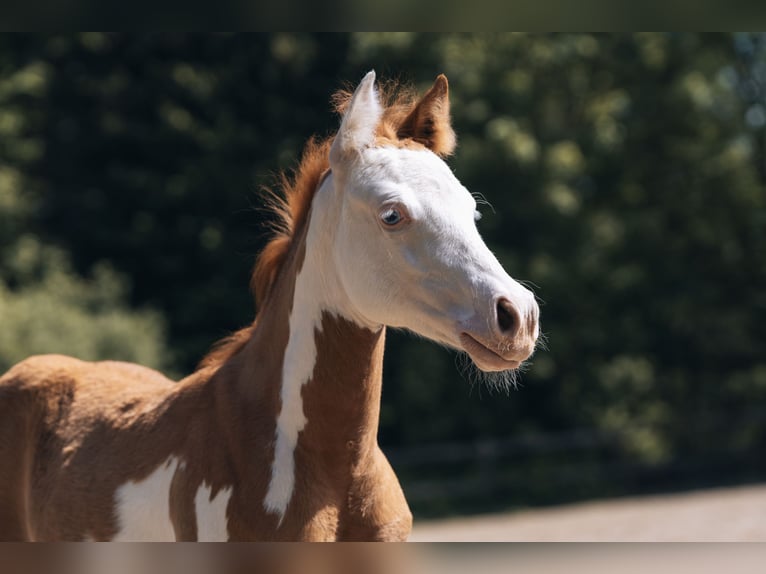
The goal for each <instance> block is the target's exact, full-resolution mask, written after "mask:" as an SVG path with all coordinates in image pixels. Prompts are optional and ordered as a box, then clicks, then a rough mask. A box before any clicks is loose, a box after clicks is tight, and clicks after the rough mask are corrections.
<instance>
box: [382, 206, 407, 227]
mask: <svg viewBox="0 0 766 574" xmlns="http://www.w3.org/2000/svg"><path fill="white" fill-rule="evenodd" d="M380 219H381V220H382V221H383V223H385V224H386V225H396V224H397V223H399V222H400V221H401V220H402V214H401V213H400V212H399V210H398V209H396V208H393V207H391V208H389V209H386V210H385V211H384V212H383V213H381V214H380Z"/></svg>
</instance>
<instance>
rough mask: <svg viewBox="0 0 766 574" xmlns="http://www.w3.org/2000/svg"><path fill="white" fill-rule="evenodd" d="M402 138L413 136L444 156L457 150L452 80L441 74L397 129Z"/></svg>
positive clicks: (412, 137)
mask: <svg viewBox="0 0 766 574" xmlns="http://www.w3.org/2000/svg"><path fill="white" fill-rule="evenodd" d="M396 134H397V136H398V137H399V138H401V139H403V138H411V139H413V140H415V141H416V142H419V143H422V144H423V145H424V146H426V147H427V148H428V149H430V150H431V151H433V152H434V153H436V154H438V155H440V156H447V155H450V154H451V153H452V152H453V151H455V144H456V139H455V132H454V131H453V130H452V122H451V121H450V115H449V84H448V82H447V76H445V75H444V74H440V75H439V76H438V77H437V78H436V81H435V82H434V85H433V86H431V89H430V90H428V91H427V92H426V93H425V95H424V96H423V97H422V98H421V100H420V101H419V102H418V103H417V105H416V106H415V108H414V109H413V110H412V111H411V112H410V113H409V115H408V116H407V117H406V118H405V119H404V121H403V122H402V124H401V125H400V126H399V129H398V130H397V132H396Z"/></svg>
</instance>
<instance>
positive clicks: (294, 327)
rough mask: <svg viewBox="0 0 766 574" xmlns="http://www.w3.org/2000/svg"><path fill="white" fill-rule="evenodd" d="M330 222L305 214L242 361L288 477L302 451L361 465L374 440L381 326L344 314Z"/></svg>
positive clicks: (244, 388)
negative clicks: (328, 234) (326, 232)
mask: <svg viewBox="0 0 766 574" xmlns="http://www.w3.org/2000/svg"><path fill="white" fill-rule="evenodd" d="M314 213H315V214H316V212H314ZM329 226H330V224H328V222H327V221H323V220H321V219H320V218H317V220H312V214H311V213H310V214H309V217H308V221H307V222H306V224H304V226H303V229H301V230H299V231H298V235H297V236H296V237H295V239H294V240H293V244H292V245H291V247H290V250H289V251H288V254H287V257H286V259H285V262H284V264H283V267H282V269H281V270H280V272H279V274H278V276H277V279H276V281H275V284H274V286H273V287H272V288H271V290H270V295H269V296H268V298H267V300H266V301H265V302H264V305H263V308H262V309H261V310H260V311H259V315H258V318H257V321H256V324H255V327H254V329H253V333H252V336H251V339H250V341H249V342H248V343H247V345H246V346H245V348H244V349H243V352H242V353H241V354H240V356H239V357H237V358H236V362H237V369H236V370H237V379H238V385H237V386H238V389H239V392H240V393H241V396H243V397H245V398H246V399H249V400H245V402H244V404H245V405H249V408H252V409H254V410H255V411H256V413H255V414H254V415H251V416H253V418H254V419H261V420H259V421H257V422H255V423H254V424H257V425H258V426H260V427H263V428H267V427H270V428H271V429H272V431H271V432H273V434H271V435H270V436H269V437H268V439H269V440H275V453H274V468H281V469H282V470H284V471H285V472H287V473H288V474H289V473H290V472H291V469H290V468H289V467H290V463H285V461H290V460H293V455H294V453H295V450H296V448H300V449H301V450H302V452H303V453H307V454H308V455H309V456H315V457H316V459H317V461H320V462H321V463H322V464H330V465H334V466H338V467H344V466H345V465H346V464H350V465H351V466H354V465H356V464H362V463H363V461H364V460H365V459H366V458H367V457H368V456H369V455H370V454H371V453H372V450H373V449H374V447H375V446H376V445H377V439H376V437H377V429H378V420H379V413H380V397H381V387H382V369H383V348H384V341H385V328H384V327H379V328H377V329H376V328H373V329H370V328H367V327H363V326H360V325H358V324H357V323H356V322H354V321H352V320H350V319H347V318H345V316H346V313H344V310H343V309H342V308H341V307H342V305H343V302H342V301H341V299H340V298H339V295H340V296H342V289H341V288H340V286H339V285H338V284H337V274H336V273H335V271H334V270H333V268H332V258H331V257H328V253H327V245H328V239H327V237H323V236H322V232H323V231H324V230H326V229H327V228H328V227H329ZM266 419H271V420H272V421H274V426H271V425H269V424H268V423H266V422H265V420H266ZM266 432H269V431H266ZM285 468H286V469H287V470H285ZM293 470H294V469H293ZM275 472H277V471H275ZM275 480H280V481H284V482H285V483H289V482H290V479H289V478H286V477H278V478H275Z"/></svg>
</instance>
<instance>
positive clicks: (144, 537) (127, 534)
mask: <svg viewBox="0 0 766 574" xmlns="http://www.w3.org/2000/svg"><path fill="white" fill-rule="evenodd" d="M176 466H177V461H176V459H175V458H170V459H169V460H167V461H166V462H163V463H162V464H161V465H160V466H159V467H158V468H157V470H155V471H154V472H153V473H152V474H150V475H149V476H147V477H146V478H145V479H144V480H142V481H140V482H128V483H125V484H123V485H122V486H120V487H119V488H118V489H117V492H116V493H115V501H116V503H117V504H116V506H117V517H118V524H119V525H120V531H119V533H118V534H117V536H115V537H114V541H115V542H140V541H146V542H162V541H174V540H175V539H176V533H175V531H174V530H173V523H172V522H171V521H170V483H171V481H172V480H173V475H174V474H175V472H176Z"/></svg>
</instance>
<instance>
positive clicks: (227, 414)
mask: <svg viewBox="0 0 766 574" xmlns="http://www.w3.org/2000/svg"><path fill="white" fill-rule="evenodd" d="M342 107H344V109H345V113H344V116H343V120H342V122H341V126H340V129H339V131H338V133H337V134H336V136H335V137H334V138H333V139H332V140H328V141H327V142H324V143H314V142H310V143H309V144H308V146H307V149H306V151H305V152H304V156H303V159H302V162H301V165H300V167H299V169H298V171H297V174H296V176H295V179H294V181H286V182H285V190H284V191H285V200H284V201H283V202H282V203H280V204H279V205H278V206H277V211H278V212H279V214H280V215H281V217H282V220H283V223H284V229H283V230H282V231H281V232H280V233H279V234H278V235H277V236H276V237H275V238H274V239H273V240H272V241H271V243H270V244H269V245H268V246H267V247H266V249H265V250H264V252H263V253H262V254H261V256H260V258H259V260H258V264H257V266H256V270H255V272H254V274H253V287H254V290H255V292H256V296H257V298H258V300H259V306H260V311H259V312H258V315H257V317H256V320H255V322H254V323H253V324H252V325H251V326H249V327H247V328H245V329H243V330H241V331H239V332H237V333H236V334H234V335H233V336H232V337H230V338H229V339H228V340H226V341H224V342H223V343H222V344H221V345H220V346H219V347H218V348H217V349H216V350H214V351H213V352H212V353H211V354H210V355H209V356H208V357H207V358H206V359H205V360H204V361H203V362H202V364H201V366H200V368H199V370H197V371H196V372H195V373H193V374H192V375H190V376H188V377H187V378H185V379H183V380H182V381H180V382H177V383H176V382H173V381H170V380H168V379H166V378H165V377H164V376H162V375H161V374H159V373H157V372H155V371H152V370H150V369H147V368H144V367H141V366H138V365H133V364H128V363H119V362H110V361H106V362H100V363H86V362H83V361H79V360H76V359H72V358H68V357H63V356H41V357H32V358H30V359H27V360H26V361H24V362H22V363H19V364H18V365H16V366H15V367H14V368H12V369H11V370H10V371H9V372H8V373H6V374H5V375H4V376H3V377H2V378H1V379H0V461H1V462H0V539H3V540H11V539H15V540H404V539H406V538H407V536H408V534H409V532H410V528H411V523H412V518H411V514H410V511H409V509H408V507H407V503H406V501H405V498H404V495H403V493H402V490H401V488H400V486H399V483H398V481H397V479H396V476H395V475H394V473H393V471H392V469H391V467H390V465H389V463H388V461H387V460H386V458H385V456H384V455H383V453H382V452H381V450H380V448H379V447H378V444H377V439H376V434H377V428H378V416H379V410H380V395H381V380H382V379H381V374H382V365H383V346H384V339H385V330H386V329H385V327H386V325H390V326H394V327H403V328H408V329H410V330H412V331H414V332H416V333H419V334H420V335H423V336H425V337H428V338H430V339H433V340H435V341H437V342H439V343H442V344H444V345H447V346H449V347H452V348H456V349H462V350H464V351H466V352H467V353H468V355H469V356H470V357H471V358H472V360H473V361H474V362H475V364H476V365H477V366H478V367H479V368H480V369H482V370H485V371H502V370H508V369H515V368H516V367H518V366H519V364H520V363H521V362H522V361H524V360H525V359H527V358H528V357H529V356H530V355H531V353H532V352H533V349H534V346H535V341H536V339H537V335H538V307H537V304H536V303H535V300H534V297H533V296H532V294H531V293H530V292H529V291H528V290H526V289H525V288H524V287H522V286H521V285H519V284H518V283H517V282H515V281H514V280H513V279H511V278H510V277H509V276H508V275H507V274H506V273H505V272H504V271H503V269H502V267H501V266H500V264H499V263H498V261H497V259H496V258H495V257H494V256H493V255H492V253H491V252H490V251H489V249H488V248H487V247H486V245H485V244H484V243H483V241H482V240H481V238H480V236H479V233H478V231H477V229H476V225H475V222H474V215H475V212H476V203H475V201H474V199H473V197H472V196H471V194H470V193H469V192H468V191H467V190H466V189H465V188H464V187H463V186H462V185H461V184H460V183H459V182H458V180H457V179H456V178H455V177H454V175H453V174H452V172H451V171H450V169H449V168H448V167H447V165H446V164H445V163H444V162H443V161H442V159H441V157H443V156H445V155H448V154H450V153H451V152H452V151H453V148H454V145H455V137H454V133H453V131H452V128H451V126H450V120H449V96H448V87H447V79H446V78H445V77H444V76H439V77H438V78H437V79H436V82H435V83H434V85H433V87H432V88H431V89H430V90H429V91H428V92H427V93H426V94H425V95H424V96H423V97H422V98H421V99H420V100H419V101H416V102H410V103H407V102H399V103H394V104H391V105H384V104H383V103H381V100H380V97H379V95H378V92H377V90H376V88H375V75H374V73H373V72H370V73H369V74H367V75H366V76H365V78H364V79H363V80H362V82H361V83H360V85H359V86H358V88H357V89H356V91H355V92H354V94H353V95H352V96H351V97H350V98H347V99H346V101H345V103H344V105H343V106H342Z"/></svg>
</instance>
